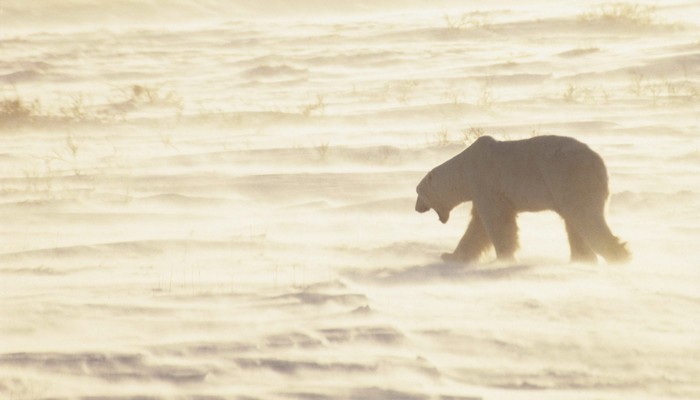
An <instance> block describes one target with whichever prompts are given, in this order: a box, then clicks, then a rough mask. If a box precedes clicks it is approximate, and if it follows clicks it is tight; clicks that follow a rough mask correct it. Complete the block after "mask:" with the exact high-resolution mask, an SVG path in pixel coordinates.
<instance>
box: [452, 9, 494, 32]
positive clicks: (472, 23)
mask: <svg viewBox="0 0 700 400" xmlns="http://www.w3.org/2000/svg"><path fill="white" fill-rule="evenodd" d="M443 19H444V20H445V25H446V26H447V29H448V30H449V31H453V32H455V31H462V30H468V29H487V28H489V27H490V26H491V15H490V14H489V13H486V12H483V11H474V12H470V13H464V14H461V15H458V16H451V15H448V14H445V15H443Z"/></svg>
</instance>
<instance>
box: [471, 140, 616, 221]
mask: <svg viewBox="0 0 700 400" xmlns="http://www.w3.org/2000/svg"><path fill="white" fill-rule="evenodd" d="M483 142H484V143H483V145H482V146H483V147H488V149H485V148H484V149H483V152H482V155H484V156H486V155H488V156H487V157H484V158H483V159H488V160H489V161H487V162H486V163H487V164H489V165H490V167H489V168H487V170H488V172H487V173H484V175H487V176H488V179H484V181H490V182H491V183H492V184H494V185H495V186H497V187H498V190H499V191H500V192H501V193H503V194H504V195H505V196H506V197H508V198H509V201H510V202H511V203H512V204H513V206H514V207H515V208H516V209H518V210H520V211H538V210H541V209H554V210H561V211H563V210H562V208H564V207H577V206H579V205H583V204H586V205H587V206H588V207H590V206H591V205H592V204H595V206H596V207H598V206H603V205H604V204H605V200H606V199H607V196H608V177H607V171H606V168H605V164H604V163H603V160H602V158H601V157H600V156H599V155H598V154H597V153H596V152H594V151H593V150H591V149H590V148H589V147H588V146H587V145H586V144H584V143H581V142H579V141H578V140H576V139H573V138H570V137H564V136H536V137H533V138H530V139H524V140H512V141H495V140H493V139H491V138H489V139H488V140H484V141H483ZM484 183H485V184H486V186H488V183H487V182H484Z"/></svg>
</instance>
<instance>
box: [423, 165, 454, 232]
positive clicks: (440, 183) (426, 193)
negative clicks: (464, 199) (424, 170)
mask: <svg viewBox="0 0 700 400" xmlns="http://www.w3.org/2000/svg"><path fill="white" fill-rule="evenodd" d="M440 172H441V171H440V170H437V171H436V169H434V170H432V171H430V172H429V173H428V175H426V176H425V177H424V178H423V180H421V181H420V183H419V184H418V187H417V188H416V193H417V194H418V198H417V199H416V211H418V212H419V213H424V212H427V211H430V210H431V209H433V210H435V212H436V213H437V215H438V218H439V219H440V222H442V223H443V224H444V223H446V222H447V220H449V219H450V211H452V209H453V208H454V206H455V205H456V204H453V202H452V201H450V197H451V196H449V194H450V193H449V192H450V191H449V185H448V182H447V181H446V179H445V178H446V177H445V176H444V175H443V174H441V173H440Z"/></svg>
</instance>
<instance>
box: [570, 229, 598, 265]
mask: <svg viewBox="0 0 700 400" xmlns="http://www.w3.org/2000/svg"><path fill="white" fill-rule="evenodd" d="M564 223H565V224H566V234H567V235H568V236H569V247H570V248H571V261H572V262H584V263H595V262H597V261H598V257H597V256H596V254H595V252H594V251H593V249H591V248H590V247H589V246H588V245H587V244H586V242H585V241H584V240H583V238H582V237H581V235H579V234H578V232H576V230H575V229H574V228H573V226H572V225H571V224H570V223H569V222H568V221H564Z"/></svg>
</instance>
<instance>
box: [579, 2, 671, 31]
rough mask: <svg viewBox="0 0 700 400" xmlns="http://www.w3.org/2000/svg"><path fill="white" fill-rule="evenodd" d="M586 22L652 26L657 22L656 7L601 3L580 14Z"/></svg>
mask: <svg viewBox="0 0 700 400" xmlns="http://www.w3.org/2000/svg"><path fill="white" fill-rule="evenodd" d="M580 18H581V19H582V20H583V21H586V22H600V23H606V24H612V23H616V24H624V25H633V26H652V25H656V24H659V23H660V21H659V19H658V17H657V15H656V7H654V6H649V5H643V4H636V3H623V2H617V3H603V4H599V5H597V6H595V7H594V8H592V9H591V10H590V11H589V12H586V13H584V14H582V15H581V16H580Z"/></svg>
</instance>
